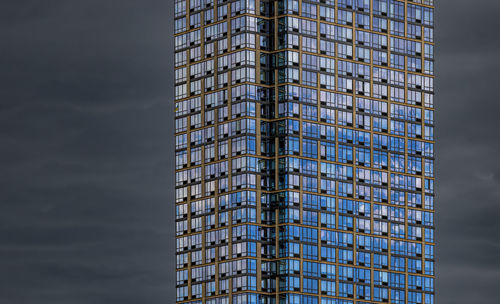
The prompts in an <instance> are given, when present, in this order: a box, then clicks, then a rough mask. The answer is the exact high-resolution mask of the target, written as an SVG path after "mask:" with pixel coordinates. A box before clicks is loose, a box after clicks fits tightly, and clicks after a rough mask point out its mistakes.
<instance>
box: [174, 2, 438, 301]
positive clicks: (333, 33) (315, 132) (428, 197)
mask: <svg viewBox="0 0 500 304" xmlns="http://www.w3.org/2000/svg"><path fill="white" fill-rule="evenodd" d="M433 47H434V41H433V0H413V1H410V0H406V1H403V0H400V1H397V0H175V76H176V77H175V116H176V120H175V129H176V131H175V132H176V147H175V149H176V193H175V197H176V198H175V200H176V201H175V204H176V206H175V208H176V234H177V240H176V241H177V247H176V248H177V299H176V300H177V302H178V303H190V304H195V303H196V304H201V303H203V304H229V303H233V304H234V303H248V304H292V303H293V304H354V303H397V304H402V303H412V304H416V303H424V304H431V303H434V245H435V241H434V221H433V215H434V165H433V160H434V151H433V147H434V138H433V130H434V128H433V126H434V119H433V117H434V115H433V113H434V111H433V78H434V77H433V66H434V64H433V63H434V59H433V58H434V57H433ZM172 208H173V207H172Z"/></svg>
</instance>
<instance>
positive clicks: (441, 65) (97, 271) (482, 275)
mask: <svg viewBox="0 0 500 304" xmlns="http://www.w3.org/2000/svg"><path fill="white" fill-rule="evenodd" d="M436 2H437V6H438V8H437V14H436V18H435V19H436V22H437V26H436V40H437V45H438V47H437V51H436V54H437V63H436V72H437V80H436V87H437V96H436V101H435V103H436V107H437V110H438V112H437V115H436V118H437V130H436V132H437V140H438V146H437V154H438V155H437V157H438V158H437V171H438V183H437V192H438V199H437V202H436V206H437V209H438V215H437V226H438V229H437V237H438V243H439V246H438V249H437V251H438V263H437V275H438V286H437V287H438V301H437V302H439V303H443V304H447V303H454V304H457V303H478V304H482V303H494V302H496V301H495V300H496V299H497V296H496V294H495V292H496V288H495V287H496V286H497V285H498V283H497V282H498V281H499V280H500V263H499V262H498V257H499V256H500V237H499V234H498V233H497V231H498V229H499V224H498V218H499V216H500V206H499V202H500V190H498V189H500V162H499V161H498V160H497V155H500V153H499V152H500V151H499V150H500V133H499V132H498V126H497V123H498V119H497V116H498V114H497V113H499V112H500V106H499V104H498V102H497V100H498V98H497V97H496V95H497V93H496V89H497V86H498V83H500V79H499V78H500V77H499V75H498V70H499V66H500V60H499V59H498V58H499V57H498V55H497V54H499V53H500V40H499V39H498V38H497V36H498V34H497V29H498V28H500V19H498V18H497V16H496V12H497V11H498V8H499V6H500V4H499V3H498V2H495V1H488V0H477V1H473V2H471V1H465V0H460V1H457V0H439V1H436ZM171 14H172V1H165V0H150V1H132V0H108V1H97V0H86V1H74V0H65V1H60V0H59V1H56V0H45V1H37V0H31V1H27V0H26V1H22V3H21V2H19V3H17V2H16V3H15V2H14V1H4V2H3V3H2V5H1V7H0V39H1V40H0V41H2V43H1V44H0V54H1V55H0V58H1V59H0V60H1V62H2V65H1V66H2V68H1V69H0V86H1V90H0V100H1V102H0V147H1V149H0V167H1V168H2V174H0V194H1V195H0V199H1V204H0V269H1V270H2V271H1V275H0V298H1V299H2V302H6V303H15V304H23V303H33V302H37V303H41V304H42V303H51V304H58V303H64V304H80V303H81V304H88V303H92V304H94V303H97V304H99V303H160V302H165V303H172V302H174V277H173V276H172V274H173V267H174V265H173V250H174V249H173V245H174V241H173V232H172V231H173V224H172V223H173V219H172V210H173V196H172V188H173V187H172V186H173V182H172V179H173V174H172V173H173V162H172V159H173V155H172V154H173V153H172V151H171V145H172V144H171V143H172V132H173V130H172V125H173V123H172V112H173V111H172V95H173V94H172V86H173V83H172V77H173V73H172V62H171V60H172V56H171V53H172V49H173V46H172V43H173V41H172V39H171V38H170V37H171V36H172V16H171Z"/></svg>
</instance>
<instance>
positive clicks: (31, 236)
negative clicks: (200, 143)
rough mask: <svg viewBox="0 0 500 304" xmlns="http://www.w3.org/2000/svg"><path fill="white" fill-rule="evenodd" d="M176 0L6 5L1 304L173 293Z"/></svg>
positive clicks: (0, 17)
mask: <svg viewBox="0 0 500 304" xmlns="http://www.w3.org/2000/svg"><path fill="white" fill-rule="evenodd" d="M171 6H172V3H171V1H145V2H142V1H128V0H120V1H94V0H89V1H23V3H14V2H7V3H2V5H1V9H0V28H1V30H0V39H1V41H2V43H1V46H0V54H1V56H0V58H1V61H2V69H1V70H0V83H1V90H0V100H2V101H1V102H0V145H1V149H0V162H1V165H0V167H1V168H2V174H1V175H0V193H1V202H2V203H1V204H0V269H2V271H1V272H2V275H0V286H1V287H0V299H2V300H1V302H5V303H16V304H18V303H19V304H22V303H33V302H37V303H56V304H57V303H65V304H79V303H82V304H83V303H85V304H88V303H160V302H164V303H172V302H174V300H175V298H174V294H175V289H174V285H175V282H174V277H173V276H172V273H173V269H174V267H175V266H174V262H173V261H174V259H173V253H174V249H173V247H174V246H173V245H174V235H173V227H174V226H173V219H172V211H173V206H174V201H173V197H172V189H173V174H172V173H173V162H172V160H173V153H172V152H173V151H172V150H171V143H172V137H173V136H172V135H173V134H172V133H173V130H172V126H173V121H172V113H173V101H172V100H173V98H172V87H173V81H172V77H173V70H172V62H171V58H172V56H171V55H170V54H171V52H172V50H173V45H172V39H170V38H169V37H171V36H172V22H171V20H172V18H171V13H172V9H171Z"/></svg>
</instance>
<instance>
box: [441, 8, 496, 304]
mask: <svg viewBox="0 0 500 304" xmlns="http://www.w3.org/2000/svg"><path fill="white" fill-rule="evenodd" d="M499 5H500V4H499V3H498V2H496V1H487V0H480V1H472V2H471V1H449V0H446V1H437V6H438V8H437V15H436V18H435V19H436V22H437V26H436V36H437V37H436V40H437V45H438V47H437V52H436V54H437V64H436V73H437V81H436V84H437V90H436V92H437V94H436V108H437V115H436V117H437V141H438V145H437V149H438V152H437V173H438V186H437V193H438V199H437V204H436V205H437V238H438V244H439V246H438V248H437V257H438V262H437V276H438V281H437V293H438V299H437V300H438V301H437V302H438V303H443V304H448V303H450V304H451V303H478V304H482V303H492V302H495V301H496V298H497V297H496V289H497V286H498V281H499V280H500V263H499V261H498V257H499V256H500V236H499V234H498V232H497V231H498V229H499V228H500V224H499V223H498V218H499V217H500V205H499V203H500V190H499V189H500V180H499V179H498V176H499V175H498V173H499V172H500V162H499V161H498V158H497V155H499V153H500V133H499V132H498V125H497V124H498V121H499V120H498V112H499V110H500V105H499V104H498V98H497V97H496V95H497V94H496V92H495V91H496V87H497V86H498V83H499V82H500V76H499V74H498V70H499V68H500V59H499V58H498V54H499V52H500V40H499V39H498V34H497V30H496V29H498V28H499V27H500V20H499V19H498V18H497V17H496V12H497V11H498V8H500V6H499Z"/></svg>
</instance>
